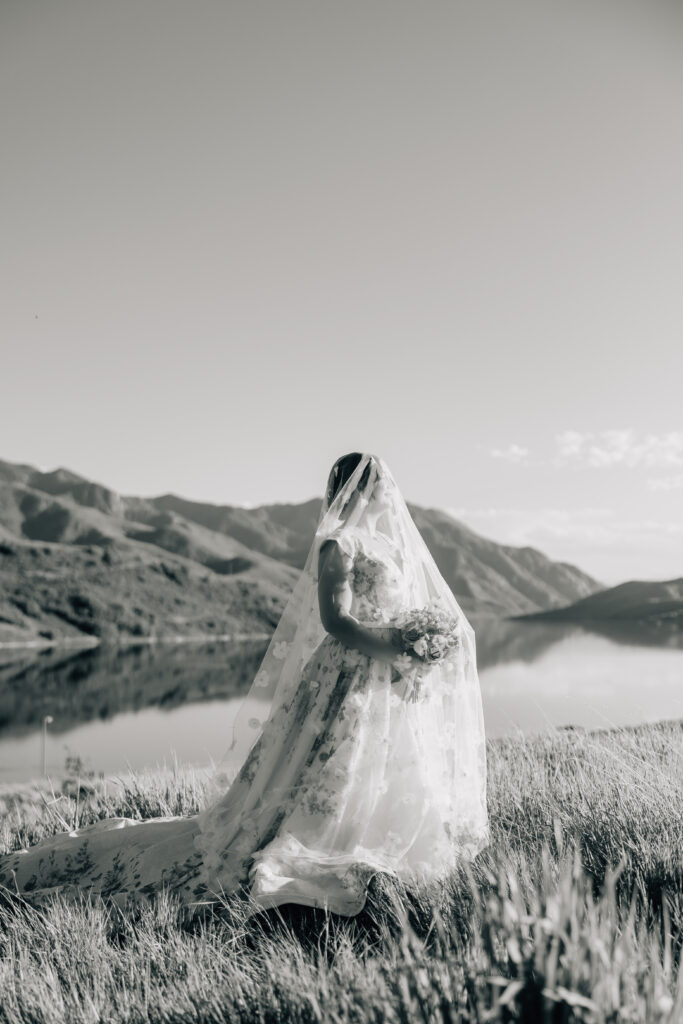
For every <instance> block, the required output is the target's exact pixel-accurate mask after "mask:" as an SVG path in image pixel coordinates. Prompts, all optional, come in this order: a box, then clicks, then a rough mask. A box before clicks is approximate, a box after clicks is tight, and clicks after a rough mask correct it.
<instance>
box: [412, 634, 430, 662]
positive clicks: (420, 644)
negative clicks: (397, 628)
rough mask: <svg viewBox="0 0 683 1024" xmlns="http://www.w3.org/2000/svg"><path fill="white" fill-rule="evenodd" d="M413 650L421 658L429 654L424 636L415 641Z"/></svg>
mask: <svg viewBox="0 0 683 1024" xmlns="http://www.w3.org/2000/svg"><path fill="white" fill-rule="evenodd" d="M413 650H414V651H415V653H416V654H418V655H419V656H420V657H421V658H424V656H425V654H426V653H427V641H426V640H425V638H424V637H423V636H421V637H420V639H419V640H416V641H415V643H414V644H413Z"/></svg>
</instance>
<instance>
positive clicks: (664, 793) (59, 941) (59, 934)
mask: <svg viewBox="0 0 683 1024" xmlns="http://www.w3.org/2000/svg"><path fill="white" fill-rule="evenodd" d="M36 792H37V791H35V790H34V791H24V793H23V795H22V796H21V798H18V799H17V800H15V801H14V802H13V803H12V806H11V807H9V808H8V812H7V814H6V816H5V819H4V822H3V833H2V837H1V841H2V843H4V847H5V848H6V849H10V848H12V849H13V848H15V847H16V846H20V845H24V844H25V843H26V842H27V841H30V842H35V841H36V840H37V839H38V838H41V837H42V836H43V835H45V834H48V833H49V832H53V831H57V830H59V829H61V828H64V827H65V823H66V826H68V827H73V825H74V824H80V825H85V824H88V823H89V822H91V821H94V820H96V819H98V818H101V817H109V816H112V815H121V814H125V815H128V816H131V817H149V816H151V815H157V814H191V813H194V812H195V811H196V810H198V809H199V808H200V806H201V805H202V800H203V794H204V781H203V779H202V778H201V776H199V775H198V774H193V773H183V772H182V771H181V770H180V769H179V768H176V769H175V770H174V771H173V772H171V773H170V774H168V775H166V776H159V775H157V776H151V775H150V776H139V777H136V778H132V779H130V780H127V781H125V782H121V783H120V784H118V785H117V784H115V783H112V782H108V784H107V789H106V792H99V793H97V794H95V795H94V796H92V797H90V798H88V799H87V800H85V801H78V802H77V801H76V800H75V799H72V798H62V797H57V796H53V795H52V794H51V793H50V792H49V791H48V792H47V793H45V792H43V794H42V796H41V795H38V796H37V795H36ZM682 794H683V723H680V722H672V723H661V724H657V725H650V726H642V727H638V728H634V729H620V730H614V731H605V732H593V733H586V732H583V731H572V730H567V731H554V732H552V733H548V734H547V735H542V736H537V737H532V738H529V737H523V736H519V737H514V738H506V739H504V740H496V741H494V742H492V743H490V744H489V810H490V815H491V826H492V840H493V841H492V844H491V846H490V847H489V848H487V850H485V851H484V852H483V853H482V854H481V855H480V857H479V858H477V860H476V861H475V863H474V864H472V865H463V866H462V868H461V869H460V870H458V871H456V872H454V873H453V874H452V875H451V876H450V877H449V878H448V879H447V880H445V881H444V882H443V883H442V884H439V885H436V884H433V885H431V886H422V887H419V888H409V887H406V886H403V885H400V884H399V883H397V882H396V881H394V880H393V879H392V878H390V877H389V876H387V875H377V876H375V878H374V879H373V880H372V883H371V886H370V893H369V898H368V903H367V905H366V908H365V909H364V911H363V912H362V913H361V914H359V915H358V916H357V917H355V918H342V917H338V916H336V915H326V914H324V913H323V912H322V911H316V910H309V909H307V908H303V907H296V906H286V907H281V908H279V909H276V910H272V911H268V912H267V913H264V914H261V915H258V916H257V917H249V918H248V919H247V917H246V909H247V904H246V903H245V900H244V899H243V898H241V897H238V896H229V897H227V898H226V900H225V905H224V906H223V907H222V908H221V909H220V911H219V912H218V913H214V914H211V915H207V916H205V917H204V918H197V919H195V920H194V921H188V920H187V919H186V918H185V916H184V915H183V913H182V911H181V909H180V908H179V907H178V906H177V905H176V904H175V903H174V902H173V900H172V899H170V898H169V897H167V896H165V895H161V896H159V898H158V899H157V900H156V901H155V903H154V904H153V905H152V906H149V907H141V908H138V909H136V910H135V911H133V912H128V913H125V914H124V913H122V912H121V911H119V910H117V909H116V908H115V907H113V906H110V905H105V904H104V903H102V902H101V901H92V902H91V901H88V900H86V899H83V900H81V901H79V902H77V903H69V902H67V901H65V900H62V899H60V898H57V897H56V898H54V900H52V901H51V902H50V903H49V905H47V906H46V907H42V908H41V909H33V908H31V907H30V906H27V905H25V904H24V903H23V902H22V901H21V900H20V899H18V898H17V897H12V896H11V895H7V896H5V898H4V899H2V900H1V901H0V1021H2V1022H3V1024H4V1022H8V1024H9V1022H11V1024H19V1022H22V1024H23V1022H25V1021H31V1022H34V1021H35V1022H58V1021H59V1022H61V1021H68V1022H69V1024H71V1022H74V1024H80V1022H95V1021H112V1022H114V1021H116V1022H118V1021H126V1022H134V1021H135V1022H137V1021H149V1020H152V1021H164V1022H175V1021H261V1022H264V1024H265V1022H275V1021H278V1022H282V1021H295V1022H299V1021H300V1022H309V1021H310V1022H313V1021H316V1022H328V1021H329V1022H339V1024H341V1022H359V1024H360V1022H365V1021H372V1022H377V1024H379V1022H384V1021H387V1022H390V1024H393V1022H401V1024H408V1022H411V1024H412V1022H413V1021H424V1022H427V1021H428V1022H440V1024H443V1022H456V1021H458V1022H459V1021H477V1022H485V1021H491V1022H498V1021H500V1022H509V1021H515V1020H523V1021H548V1022H552V1024H560V1022H567V1024H570V1022H572V1024H573V1022H578V1021H586V1022H617V1021H630V1022H644V1024H664V1022H667V1024H673V1022H676V1024H678V1022H681V1021H683V973H682V968H681V963H682V962H683V958H682V957H681V944H682V943H683V885H682V880H683V796H682Z"/></svg>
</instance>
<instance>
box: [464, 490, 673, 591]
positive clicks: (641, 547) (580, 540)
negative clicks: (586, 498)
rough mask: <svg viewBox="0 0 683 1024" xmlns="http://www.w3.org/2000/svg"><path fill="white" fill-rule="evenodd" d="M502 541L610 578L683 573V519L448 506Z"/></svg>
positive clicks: (611, 512)
mask: <svg viewBox="0 0 683 1024" xmlns="http://www.w3.org/2000/svg"><path fill="white" fill-rule="evenodd" d="M447 511H448V512H449V514H450V515H452V516H454V517H455V518H456V519H460V520H461V521H463V522H465V523H467V525H468V526H470V527H471V528H472V529H473V530H476V531H477V532H478V533H481V534H482V535H483V536H484V537H490V538H491V539H492V540H496V541H498V542H499V543H501V544H511V545H514V546H519V547H525V546H531V547H535V548H538V549H539V550H540V551H543V552H544V553H545V554H547V555H548V556H549V557H550V558H553V559H557V560H560V561H567V562H572V563H574V564H575V565H578V566H579V567H580V568H581V569H584V570H585V571H586V572H589V573H591V574H592V575H594V576H595V577H596V578H597V579H599V580H602V581H604V582H605V583H607V584H611V583H617V582H620V581H622V580H625V579H660V580H663V579H673V578H674V577H676V576H678V577H680V576H683V523H682V522H680V521H672V520H649V519H648V520H640V519H630V518H626V517H623V518H622V515H621V513H620V512H618V511H617V510H616V509H612V508H600V507H591V506H584V507H579V508H557V507H542V508H536V509H528V508H527V509H523V508H449V509H448V510H447Z"/></svg>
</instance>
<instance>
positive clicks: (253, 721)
mask: <svg viewBox="0 0 683 1024" xmlns="http://www.w3.org/2000/svg"><path fill="white" fill-rule="evenodd" d="M260 724H261V719H260V718H250V719H249V721H248V722H247V725H248V726H249V728H250V729H258V727H259V725H260Z"/></svg>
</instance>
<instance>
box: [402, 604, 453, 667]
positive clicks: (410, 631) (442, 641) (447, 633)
mask: <svg viewBox="0 0 683 1024" xmlns="http://www.w3.org/2000/svg"><path fill="white" fill-rule="evenodd" d="M400 629H401V639H402V642H403V650H404V652H406V653H407V654H408V655H410V654H413V655H417V657H418V658H421V659H422V660H423V661H426V662H429V663H432V664H433V663H435V662H437V661H442V660H443V659H444V658H446V657H448V655H449V654H451V652H452V651H454V650H455V649H456V648H458V647H459V646H460V628H459V623H458V619H457V617H456V616H454V615H452V614H451V613H450V612H449V611H448V609H447V608H445V607H444V606H443V605H442V604H441V603H440V602H438V601H432V602H430V604H428V605H426V606H425V607H424V608H414V609H413V610H412V611H411V612H409V614H408V615H407V617H406V619H405V621H404V623H403V625H402V626H401V627H400Z"/></svg>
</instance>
